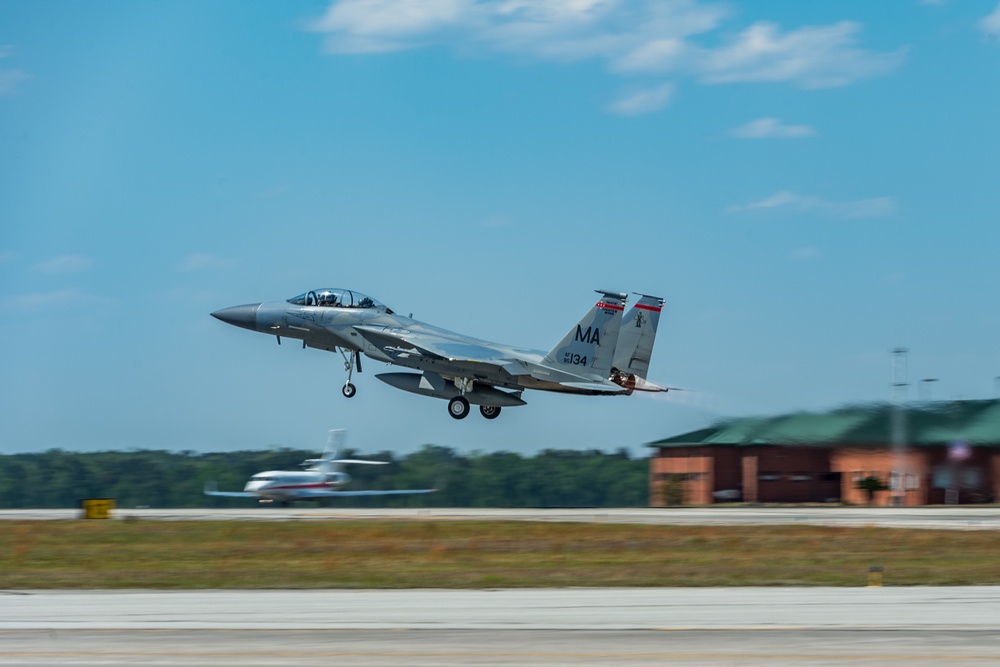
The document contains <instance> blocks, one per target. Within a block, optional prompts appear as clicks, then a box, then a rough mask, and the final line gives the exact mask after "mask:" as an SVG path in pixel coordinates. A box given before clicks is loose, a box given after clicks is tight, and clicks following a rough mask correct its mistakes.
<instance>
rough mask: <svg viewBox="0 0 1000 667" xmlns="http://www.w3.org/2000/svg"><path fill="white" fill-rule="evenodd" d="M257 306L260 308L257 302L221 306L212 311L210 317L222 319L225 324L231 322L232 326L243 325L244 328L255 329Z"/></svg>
mask: <svg viewBox="0 0 1000 667" xmlns="http://www.w3.org/2000/svg"><path fill="white" fill-rule="evenodd" d="M258 308H260V304H259V303H250V304H247V305H245V306H233V307H232V308H223V309H222V310H217V311H215V312H214V313H212V317H214V318H215V319H217V320H222V321H223V322H225V323H226V324H232V325H233V326H234V327H243V328H244V329H250V330H251V331H256V330H257V309H258Z"/></svg>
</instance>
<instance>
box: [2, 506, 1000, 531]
mask: <svg viewBox="0 0 1000 667" xmlns="http://www.w3.org/2000/svg"><path fill="white" fill-rule="evenodd" d="M79 516H80V511H79V510H73V509H58V510H0V521H2V520H55V519H64V520H65V519H75V518H77V517H79ZM112 518H114V519H126V520H129V519H131V520H145V521H251V520H253V521H310V520H345V519H361V520H365V519H400V520H414V521H421V520H437V521H443V520H489V521H498V520H509V521H573V522H588V523H594V522H604V523H633V524H659V525H716V526H761V525H763V526H767V525H789V524H798V525H821V526H883V527H892V528H937V529H945V530H1000V507H997V506H993V505H991V506H963V507H898V508H890V507H747V506H739V507H681V508H656V507H639V508H584V509H532V508H510V509H493V508H433V509H323V508H317V509H303V508H295V507H291V508H279V507H272V506H254V505H248V506H247V508H246V509H189V510H160V509H127V508H122V509H118V510H115V511H114V512H113V513H112Z"/></svg>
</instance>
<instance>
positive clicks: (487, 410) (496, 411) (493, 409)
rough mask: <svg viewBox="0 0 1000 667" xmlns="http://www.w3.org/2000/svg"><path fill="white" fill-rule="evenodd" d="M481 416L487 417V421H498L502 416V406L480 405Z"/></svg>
mask: <svg viewBox="0 0 1000 667" xmlns="http://www.w3.org/2000/svg"><path fill="white" fill-rule="evenodd" d="M479 414H481V415H482V416H484V417H486V418H487V419H496V418H497V417H499V416H500V406H499V405H480V406H479Z"/></svg>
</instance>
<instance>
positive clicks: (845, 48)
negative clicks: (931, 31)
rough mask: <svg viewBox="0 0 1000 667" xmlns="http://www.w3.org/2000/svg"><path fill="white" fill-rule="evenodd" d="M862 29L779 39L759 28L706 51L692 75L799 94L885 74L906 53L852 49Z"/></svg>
mask: <svg viewBox="0 0 1000 667" xmlns="http://www.w3.org/2000/svg"><path fill="white" fill-rule="evenodd" d="M860 30H861V26H859V25H858V24H857V23H854V22H852V21H841V22H840V23H835V24H833V25H829V26H806V27H804V28H799V29H798V30H792V31H790V32H787V33H784V34H782V33H781V30H780V29H779V28H778V26H776V25H774V24H773V23H765V22H759V23H755V24H754V25H752V26H750V27H749V28H747V29H746V30H745V31H743V32H742V33H741V34H740V35H739V36H738V37H737V38H736V39H735V40H734V41H733V42H732V43H731V44H729V45H728V46H726V47H723V48H721V49H718V50H715V51H707V52H705V53H703V54H702V55H701V57H699V58H698V63H697V65H696V69H697V70H698V71H699V73H700V74H701V79H702V81H704V82H705V83H715V84H718V83H741V82H789V83H794V84H795V85H797V86H799V87H801V88H833V87H836V86H844V85H847V84H849V83H853V82H854V81H858V80H860V79H866V78H869V77H872V76H877V75H880V74H885V73H887V72H889V71H891V70H893V69H895V68H896V67H898V66H899V65H900V64H902V62H903V58H904V57H905V50H904V49H899V50H897V51H894V52H892V53H876V52H872V51H867V50H865V49H860V48H858V47H857V46H856V42H857V39H856V35H857V33H858V32H859V31H860Z"/></svg>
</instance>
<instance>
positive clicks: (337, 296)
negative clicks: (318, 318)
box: [288, 289, 385, 308]
mask: <svg viewBox="0 0 1000 667" xmlns="http://www.w3.org/2000/svg"><path fill="white" fill-rule="evenodd" d="M288 303H294V304H295V305H297V306H320V307H325V308H385V306H383V305H382V304H381V303H379V302H378V301H376V300H375V299H373V298H371V297H370V296H367V295H365V294H362V293H361V292H353V291H351V290H346V289H318V290H311V291H309V292H306V293H305V294H300V295H298V296H297V297H293V298H291V299H289V300H288Z"/></svg>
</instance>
